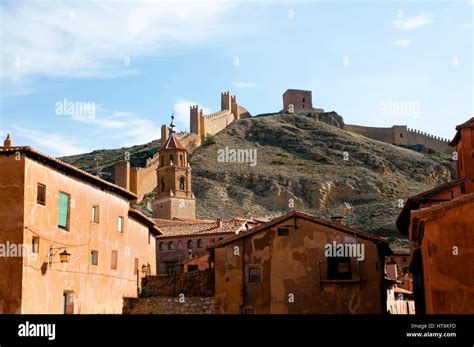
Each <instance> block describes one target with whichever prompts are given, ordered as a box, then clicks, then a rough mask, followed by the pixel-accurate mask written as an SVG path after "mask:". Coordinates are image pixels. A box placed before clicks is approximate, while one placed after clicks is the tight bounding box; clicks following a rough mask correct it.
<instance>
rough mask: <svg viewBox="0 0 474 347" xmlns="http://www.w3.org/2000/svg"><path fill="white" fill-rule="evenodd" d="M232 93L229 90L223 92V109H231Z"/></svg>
mask: <svg viewBox="0 0 474 347" xmlns="http://www.w3.org/2000/svg"><path fill="white" fill-rule="evenodd" d="M230 104H231V95H230V93H229V92H223V93H221V111H224V110H230Z"/></svg>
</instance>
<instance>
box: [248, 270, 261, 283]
mask: <svg viewBox="0 0 474 347" xmlns="http://www.w3.org/2000/svg"><path fill="white" fill-rule="evenodd" d="M249 282H250V283H258V282H260V268H258V267H251V268H249Z"/></svg>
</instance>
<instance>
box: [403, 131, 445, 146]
mask: <svg viewBox="0 0 474 347" xmlns="http://www.w3.org/2000/svg"><path fill="white" fill-rule="evenodd" d="M407 131H408V132H410V133H413V134H419V135H423V136H426V137H429V138H431V139H433V140H436V141H441V142H445V143H446V144H448V143H449V141H450V140H449V139H445V138H443V137H441V136H436V135H432V134H428V133H425V132H423V131H420V130H417V129H410V128H407Z"/></svg>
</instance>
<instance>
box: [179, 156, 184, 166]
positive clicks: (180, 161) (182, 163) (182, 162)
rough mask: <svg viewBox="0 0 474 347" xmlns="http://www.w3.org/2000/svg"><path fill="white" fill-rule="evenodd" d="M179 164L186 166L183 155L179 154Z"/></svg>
mask: <svg viewBox="0 0 474 347" xmlns="http://www.w3.org/2000/svg"><path fill="white" fill-rule="evenodd" d="M179 165H181V166H184V161H183V155H182V154H180V155H179Z"/></svg>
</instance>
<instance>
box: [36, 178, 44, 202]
mask: <svg viewBox="0 0 474 347" xmlns="http://www.w3.org/2000/svg"><path fill="white" fill-rule="evenodd" d="M37 188H38V190H37V191H36V202H37V203H38V204H40V205H46V186H45V185H44V184H41V183H38V187H37Z"/></svg>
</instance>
